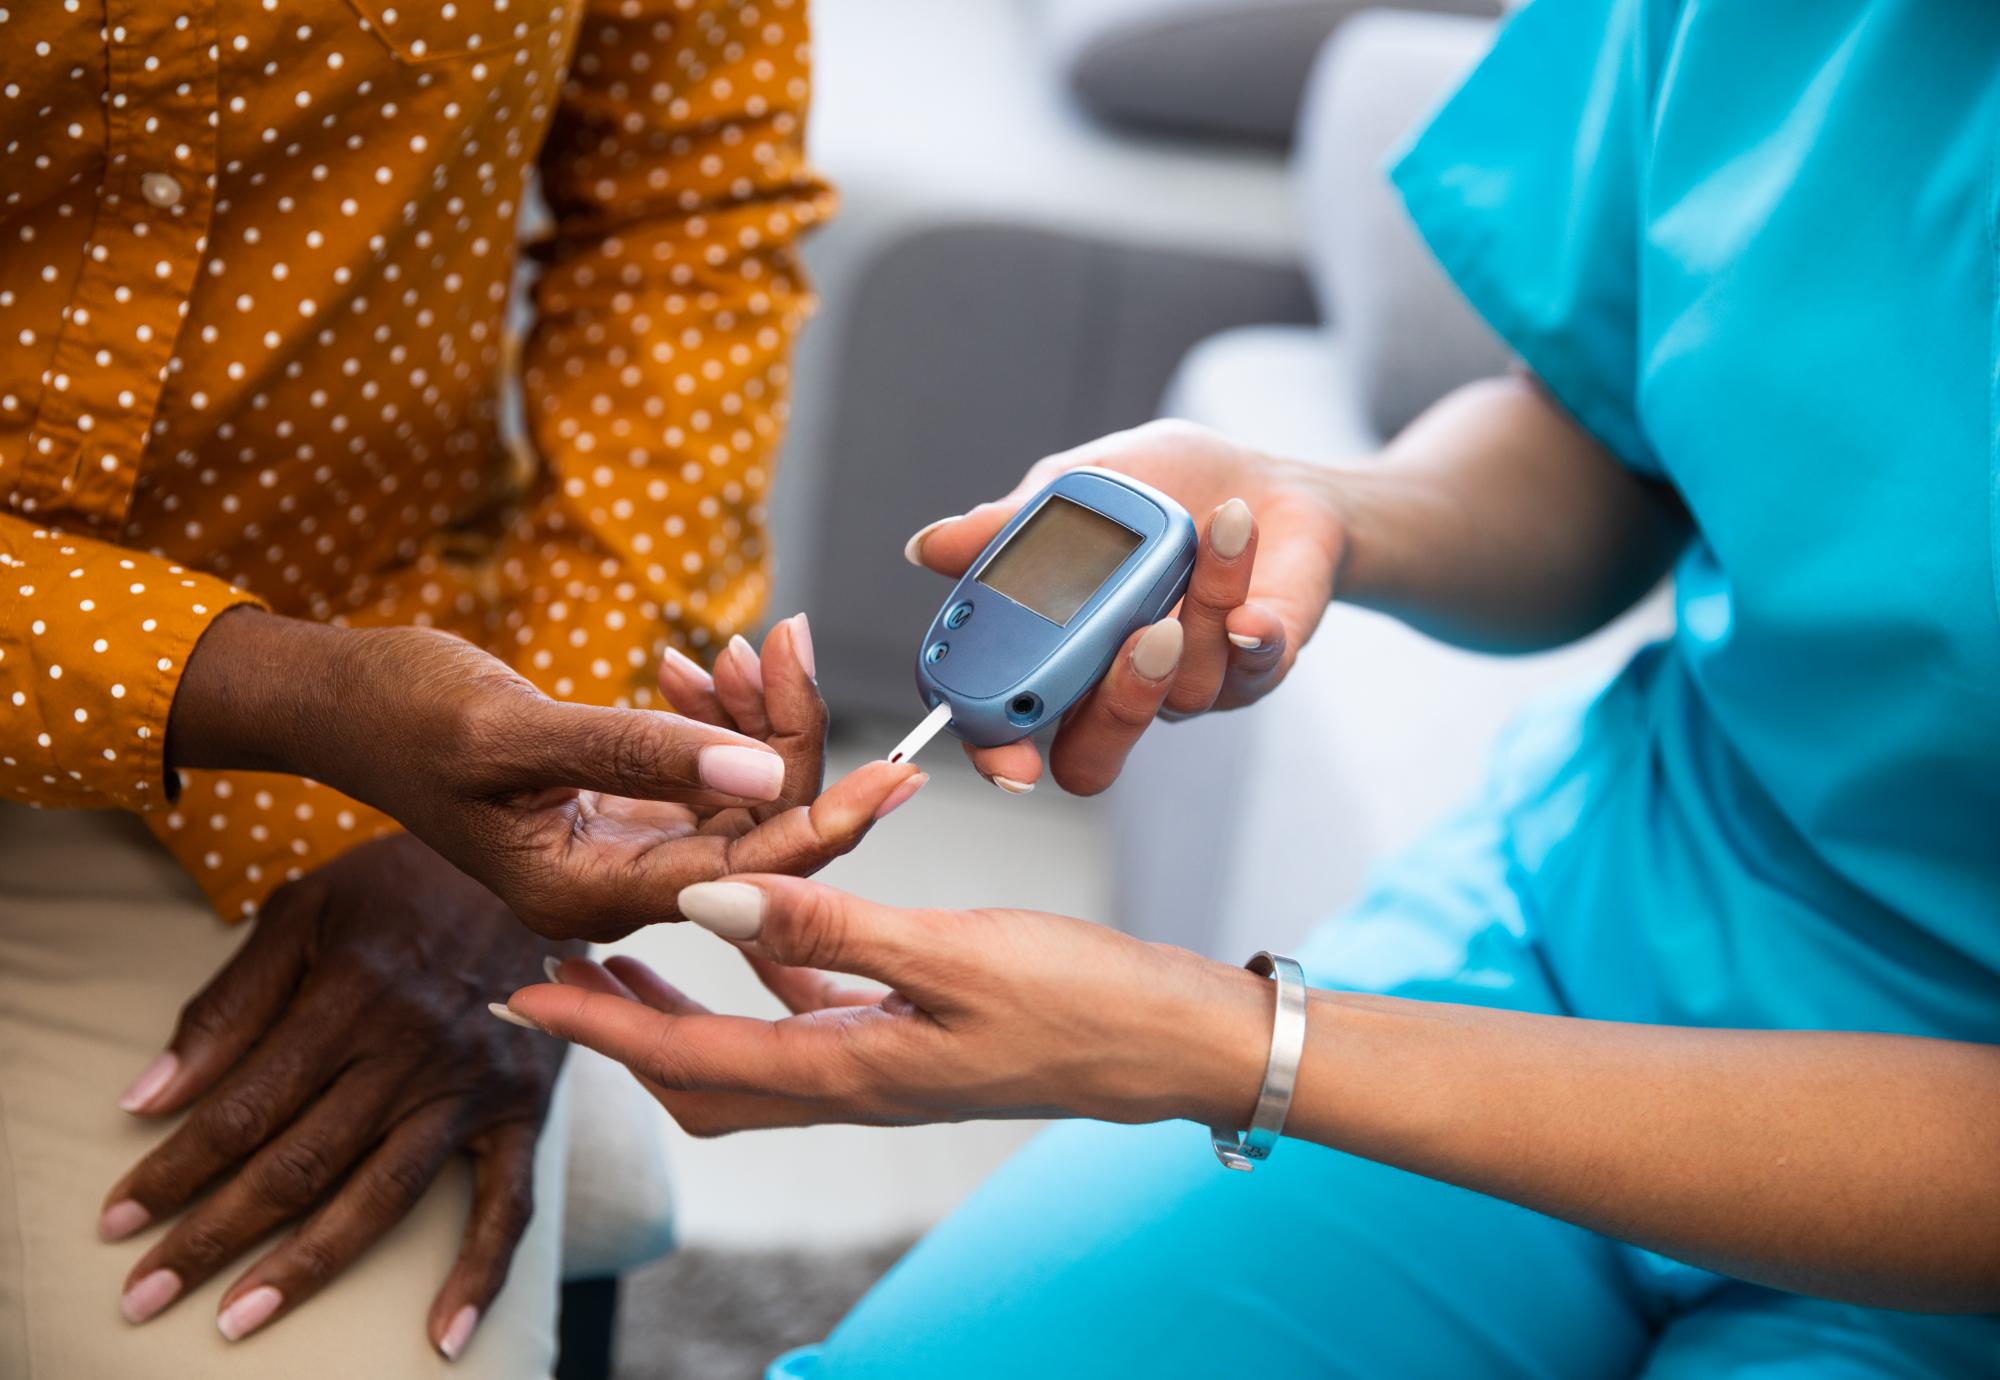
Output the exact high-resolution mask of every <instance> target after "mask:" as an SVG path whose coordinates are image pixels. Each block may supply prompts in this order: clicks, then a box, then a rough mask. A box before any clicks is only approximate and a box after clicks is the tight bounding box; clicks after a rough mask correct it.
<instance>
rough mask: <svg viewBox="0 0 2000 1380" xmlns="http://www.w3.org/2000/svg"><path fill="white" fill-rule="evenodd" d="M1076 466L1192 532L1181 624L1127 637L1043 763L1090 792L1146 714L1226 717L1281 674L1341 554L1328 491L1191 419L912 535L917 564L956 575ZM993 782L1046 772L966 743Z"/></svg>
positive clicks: (1114, 772) (1069, 459)
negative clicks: (1111, 474)
mask: <svg viewBox="0 0 2000 1380" xmlns="http://www.w3.org/2000/svg"><path fill="white" fill-rule="evenodd" d="M1083 465H1095V466H1098V467H1100V468H1103V469H1108V470H1116V471H1117V472H1119V473H1120V474H1127V475H1130V476H1132V477H1133V478H1134V479H1138V480H1141V481H1143V482H1144V483H1147V484H1150V485H1152V486H1153V487H1154V488H1156V489H1158V490H1160V491H1161V492H1162V493H1165V494H1168V495H1170V496H1172V497H1173V498H1174V499H1176V500H1178V501H1179V502H1180V504H1181V505H1182V506H1183V507H1185V508H1186V509H1187V510H1188V511H1189V512H1190V513H1191V514H1193V515H1194V519H1195V522H1196V524H1197V525H1198V526H1199V528H1200V529H1201V548H1200V551H1199V553H1198V554H1197V555H1196V557H1195V568H1194V574H1193V577H1192V578H1191V580H1190V581H1189V584H1188V592H1187V597H1186V598H1185V599H1184V600H1183V601H1182V603H1181V607H1180V613H1179V616H1178V618H1177V619H1169V620H1166V621H1163V622H1160V623H1156V624H1154V625H1153V626H1152V627H1150V628H1146V629H1142V630H1141V631H1139V632H1138V633H1135V634H1134V635H1133V637H1132V639H1131V641H1129V642H1128V643H1127V644H1126V645H1125V647H1124V649H1123V650H1122V651H1121V652H1120V653H1119V655H1118V658H1117V660H1116V661H1114V662H1113V663H1112V668H1111V670H1110V672H1109V673H1107V674H1106V676H1105V678H1104V680H1103V681H1102V682H1101V683H1100V684H1099V685H1098V686H1097V688H1096V689H1095V690H1093V691H1092V692H1091V693H1090V694H1089V695H1087V696H1085V697H1084V699H1082V700H1081V701H1079V702H1078V704H1077V705H1076V707H1075V708H1074V709H1072V710H1071V711H1070V712H1069V714H1068V715H1067V716H1065V718H1064V720H1063V724H1062V727H1061V729H1060V730H1058V732H1057V733H1056V737H1055V741H1054V743H1053V744H1052V745H1051V747H1050V751H1049V767H1050V769H1051V770H1052V771H1053V772H1054V774H1055V778H1056V781H1057V782H1058V783H1059V784H1060V785H1061V786H1062V787H1063V789H1064V790H1067V791H1072V792H1074V793H1076V794H1078V795H1091V794H1095V793H1096V792H1098V791H1101V790H1103V789H1105V788H1106V787H1107V786H1109V785H1110V784H1111V783H1112V782H1113V781H1115V780H1116V779H1117V777H1118V773H1119V770H1120V768H1122V767H1123V765H1124V762H1125V757H1126V754H1127V753H1129V752H1130V751H1131V749H1132V745H1133V744H1134V743H1136V742H1137V741H1138V739H1139V736H1140V735H1141V734H1142V733H1144V732H1145V730H1146V728H1147V727H1148V726H1149V725H1150V724H1151V723H1152V721H1153V719H1154V718H1155V717H1156V716H1158V715H1161V714H1164V715H1166V716H1167V717H1169V718H1181V717H1186V716H1188V715H1192V714H1202V713H1206V712H1208V711H1209V710H1211V709H1234V708H1237V707H1239V706H1241V705H1246V704H1250V703H1253V702H1255V701H1256V700H1258V699H1261V698H1262V697H1263V696H1264V695H1266V694H1268V693H1269V692H1270V691H1271V690H1272V689H1273V688H1274V687H1276V686H1277V684H1278V683H1279V682H1280V681H1281V680H1283V679H1284V677H1285V673H1286V672H1287V671H1289V670H1290V669H1291V666H1292V662H1293V660H1294V659H1295V658H1296V657H1297V656H1298V651H1299V648H1300V647H1302V646H1304V645H1305V643H1306V640H1307V639H1308V638H1310V637H1311V636H1312V633H1313V630H1314V629H1315V628H1316V627H1318V626H1319V620H1320V615H1321V614H1322V613H1323V612H1324V611H1325V609H1326V604H1327V600H1328V599H1329V598H1330V597H1331V596H1332V593H1333V583H1334V576H1335V574H1336V572H1337V571H1338V569H1339V567H1340V563H1341V557H1342V553H1343V547H1344V545H1345V540H1344V535H1343V528H1342V523H1341V521H1340V516H1339V514H1338V512H1337V511H1336V509H1335V508H1334V506H1333V503H1332V498H1331V486H1329V485H1328V484H1326V483H1325V482H1324V478H1323V472H1322V471H1320V470H1317V469H1315V468H1313V467H1310V466H1306V465H1302V464H1297V463H1293V462H1288V461H1280V460H1276V459H1273V458H1272V457H1270V456H1267V455H1264V454H1262V453H1260V452H1258V451H1255V450H1252V449H1250V448H1249V447H1248V446H1244V445H1241V444H1239V443H1237V442H1235V441H1231V440H1229V439H1228V438H1227V437H1224V436H1222V435H1219V434H1218V433H1216V432H1213V431H1209V430H1207V429H1206V428H1204V427H1199V426H1195V425H1193V424H1191V423H1188V422H1173V421H1165V422H1152V423H1149V424H1147V425H1146V426H1142V427H1138V428H1136V429H1134V430H1131V431H1121V432H1118V433H1116V434H1114V435H1110V436H1106V437H1103V438H1101V439H1099V440H1096V441H1092V442H1091V443H1090V444H1089V445H1085V446H1079V447H1078V448H1077V449H1075V450H1071V451H1065V452H1063V453H1062V454H1060V455H1052V456H1050V457H1049V458H1048V459H1046V460H1043V461H1041V462H1040V463H1038V464H1036V465H1035V466H1034V467H1033V468H1032V469H1030V470H1029V471H1028V472H1027V474H1026V475H1024V476H1023V477H1022V479H1021V482H1020V483H1019V484H1018V485H1016V486H1015V488H1014V490H1013V492H1012V493H1009V494H1007V495H1006V496H1005V497H1003V498H1000V499H996V500H994V501H993V502H991V503H982V504H981V505H979V506H978V507H977V508H974V509H973V510H972V511H971V512H969V513H966V514H965V515H964V516H962V517H954V518H945V519H943V520H942V521H939V522H934V523H932V524H931V525H930V526H928V527H926V528H924V529H923V530H922V531H921V532H919V533H917V534H916V535H915V536H914V537H912V538H910V543H909V546H908V547H907V548H906V549H905V551H904V554H905V555H906V556H908V557H909V559H910V561H911V562H912V563H913V564H916V565H921V566H925V567H927V568H928V569H931V570H935V571H937V572H938V573H940V574H943V575H949V576H952V577H953V578H957V577H958V576H960V575H963V574H964V573H965V571H966V568H967V567H968V566H970V565H971V564H972V562H973V561H974V560H975V559H976V558H977V557H978V555H979V553H980V552H981V551H983V550H984V549H985V548H986V544H987V543H988V542H990V541H991V540H993V538H994V537H995V536H996V535H997V534H998V533H999V531H1000V529H1001V528H1002V527H1004V526H1006V525H1007V522H1008V520H1009V519H1010V518H1012V517H1013V516H1014V514H1015V513H1016V512H1018V511H1020V507H1021V505H1022V504H1023V503H1025V502H1027V500H1028V499H1030V498H1032V497H1033V496H1034V495H1035V494H1036V493H1037V492H1039V491H1040V490H1041V489H1042V488H1043V487H1044V486H1045V485H1047V484H1048V483H1049V482H1050V481H1051V480H1053V479H1054V478H1055V477H1056V476H1057V475H1059V474H1062V473H1063V472H1065V471H1067V470H1072V469H1076V468H1078V467H1080V466H1083ZM966 751H967V755H968V756H970V757H971V758H972V761H973V765H974V766H976V767H977V768H978V769H979V770H980V772H981V773H983V774H984V775H985V776H986V777H987V778H988V779H989V780H991V781H993V782H994V784H996V785H998V786H1000V787H1001V789H1003V790H1008V791H1013V792H1015V793H1017V794H1018V793H1019V792H1022V791H1025V790H1028V789H1030V788H1031V787H1032V786H1033V785H1034V783H1035V782H1036V781H1037V780H1038V779H1039V778H1040V776H1041V774H1042V760H1041V755H1040V753H1039V752H1038V751H1037V750H1036V748H1035V745H1034V744H1033V743H1032V742H1029V741H1026V740H1023V741H1022V742H1019V743H1009V744H1007V745H1006V746H1004V747H997V748H967V750H966Z"/></svg>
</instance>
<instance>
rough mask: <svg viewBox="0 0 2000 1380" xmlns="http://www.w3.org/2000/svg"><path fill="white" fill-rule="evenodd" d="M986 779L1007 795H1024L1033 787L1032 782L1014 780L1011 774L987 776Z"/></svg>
mask: <svg viewBox="0 0 2000 1380" xmlns="http://www.w3.org/2000/svg"><path fill="white" fill-rule="evenodd" d="M986 779H987V780H988V781H991V782H992V783H993V784H994V785H996V786H998V787H999V788H1000V789H1001V790H1003V791H1005V792H1007V794H1008V795H1026V794H1027V793H1028V792H1029V791H1032V790H1033V789H1035V783H1034V782H1032V781H1016V780H1015V779H1014V778H1013V777H1011V776H989V777H987V778H986Z"/></svg>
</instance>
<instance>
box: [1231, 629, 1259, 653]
mask: <svg viewBox="0 0 2000 1380" xmlns="http://www.w3.org/2000/svg"><path fill="white" fill-rule="evenodd" d="M1229 640H1230V641H1231V642H1233V643H1235V644H1236V645H1237V646H1239V647H1241V648H1242V649H1243V650H1244V651H1246V652H1254V651H1256V650H1257V649H1258V648H1259V647H1261V646H1263V645H1264V639H1263V638H1261V637H1251V636H1250V635H1248V634H1247V633H1231V634H1229Z"/></svg>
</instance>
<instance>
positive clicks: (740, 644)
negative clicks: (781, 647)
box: [729, 633, 764, 690]
mask: <svg viewBox="0 0 2000 1380" xmlns="http://www.w3.org/2000/svg"><path fill="white" fill-rule="evenodd" d="M729 650H730V653H731V654H732V655H734V656H735V658H736V664H737V665H739V666H741V667H742V668H743V674H744V675H746V676H748V677H750V683H751V684H752V685H754V686H756V687H757V688H758V689H759V690H762V689H763V688H764V663H763V662H762V661H760V660H758V658H757V649H756V648H755V647H753V646H751V645H750V641H749V639H748V638H746V637H744V636H743V634H742V633H737V634H736V635H735V636H734V637H732V638H730V639H729Z"/></svg>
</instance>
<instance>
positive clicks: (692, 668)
mask: <svg viewBox="0 0 2000 1380" xmlns="http://www.w3.org/2000/svg"><path fill="white" fill-rule="evenodd" d="M660 660H662V661H671V662H672V663H673V664H674V665H676V666H678V667H680V668H681V670H683V671H687V672H691V673H692V674H694V675H695V676H697V677H699V678H700V679H702V680H707V679H708V672H706V671H704V670H702V669H701V663H700V662H699V661H696V660H695V659H694V658H693V657H691V656H689V655H688V654H687V653H686V652H684V651H682V650H681V649H680V648H679V647H669V648H667V649H666V651H664V652H662V653H660Z"/></svg>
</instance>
